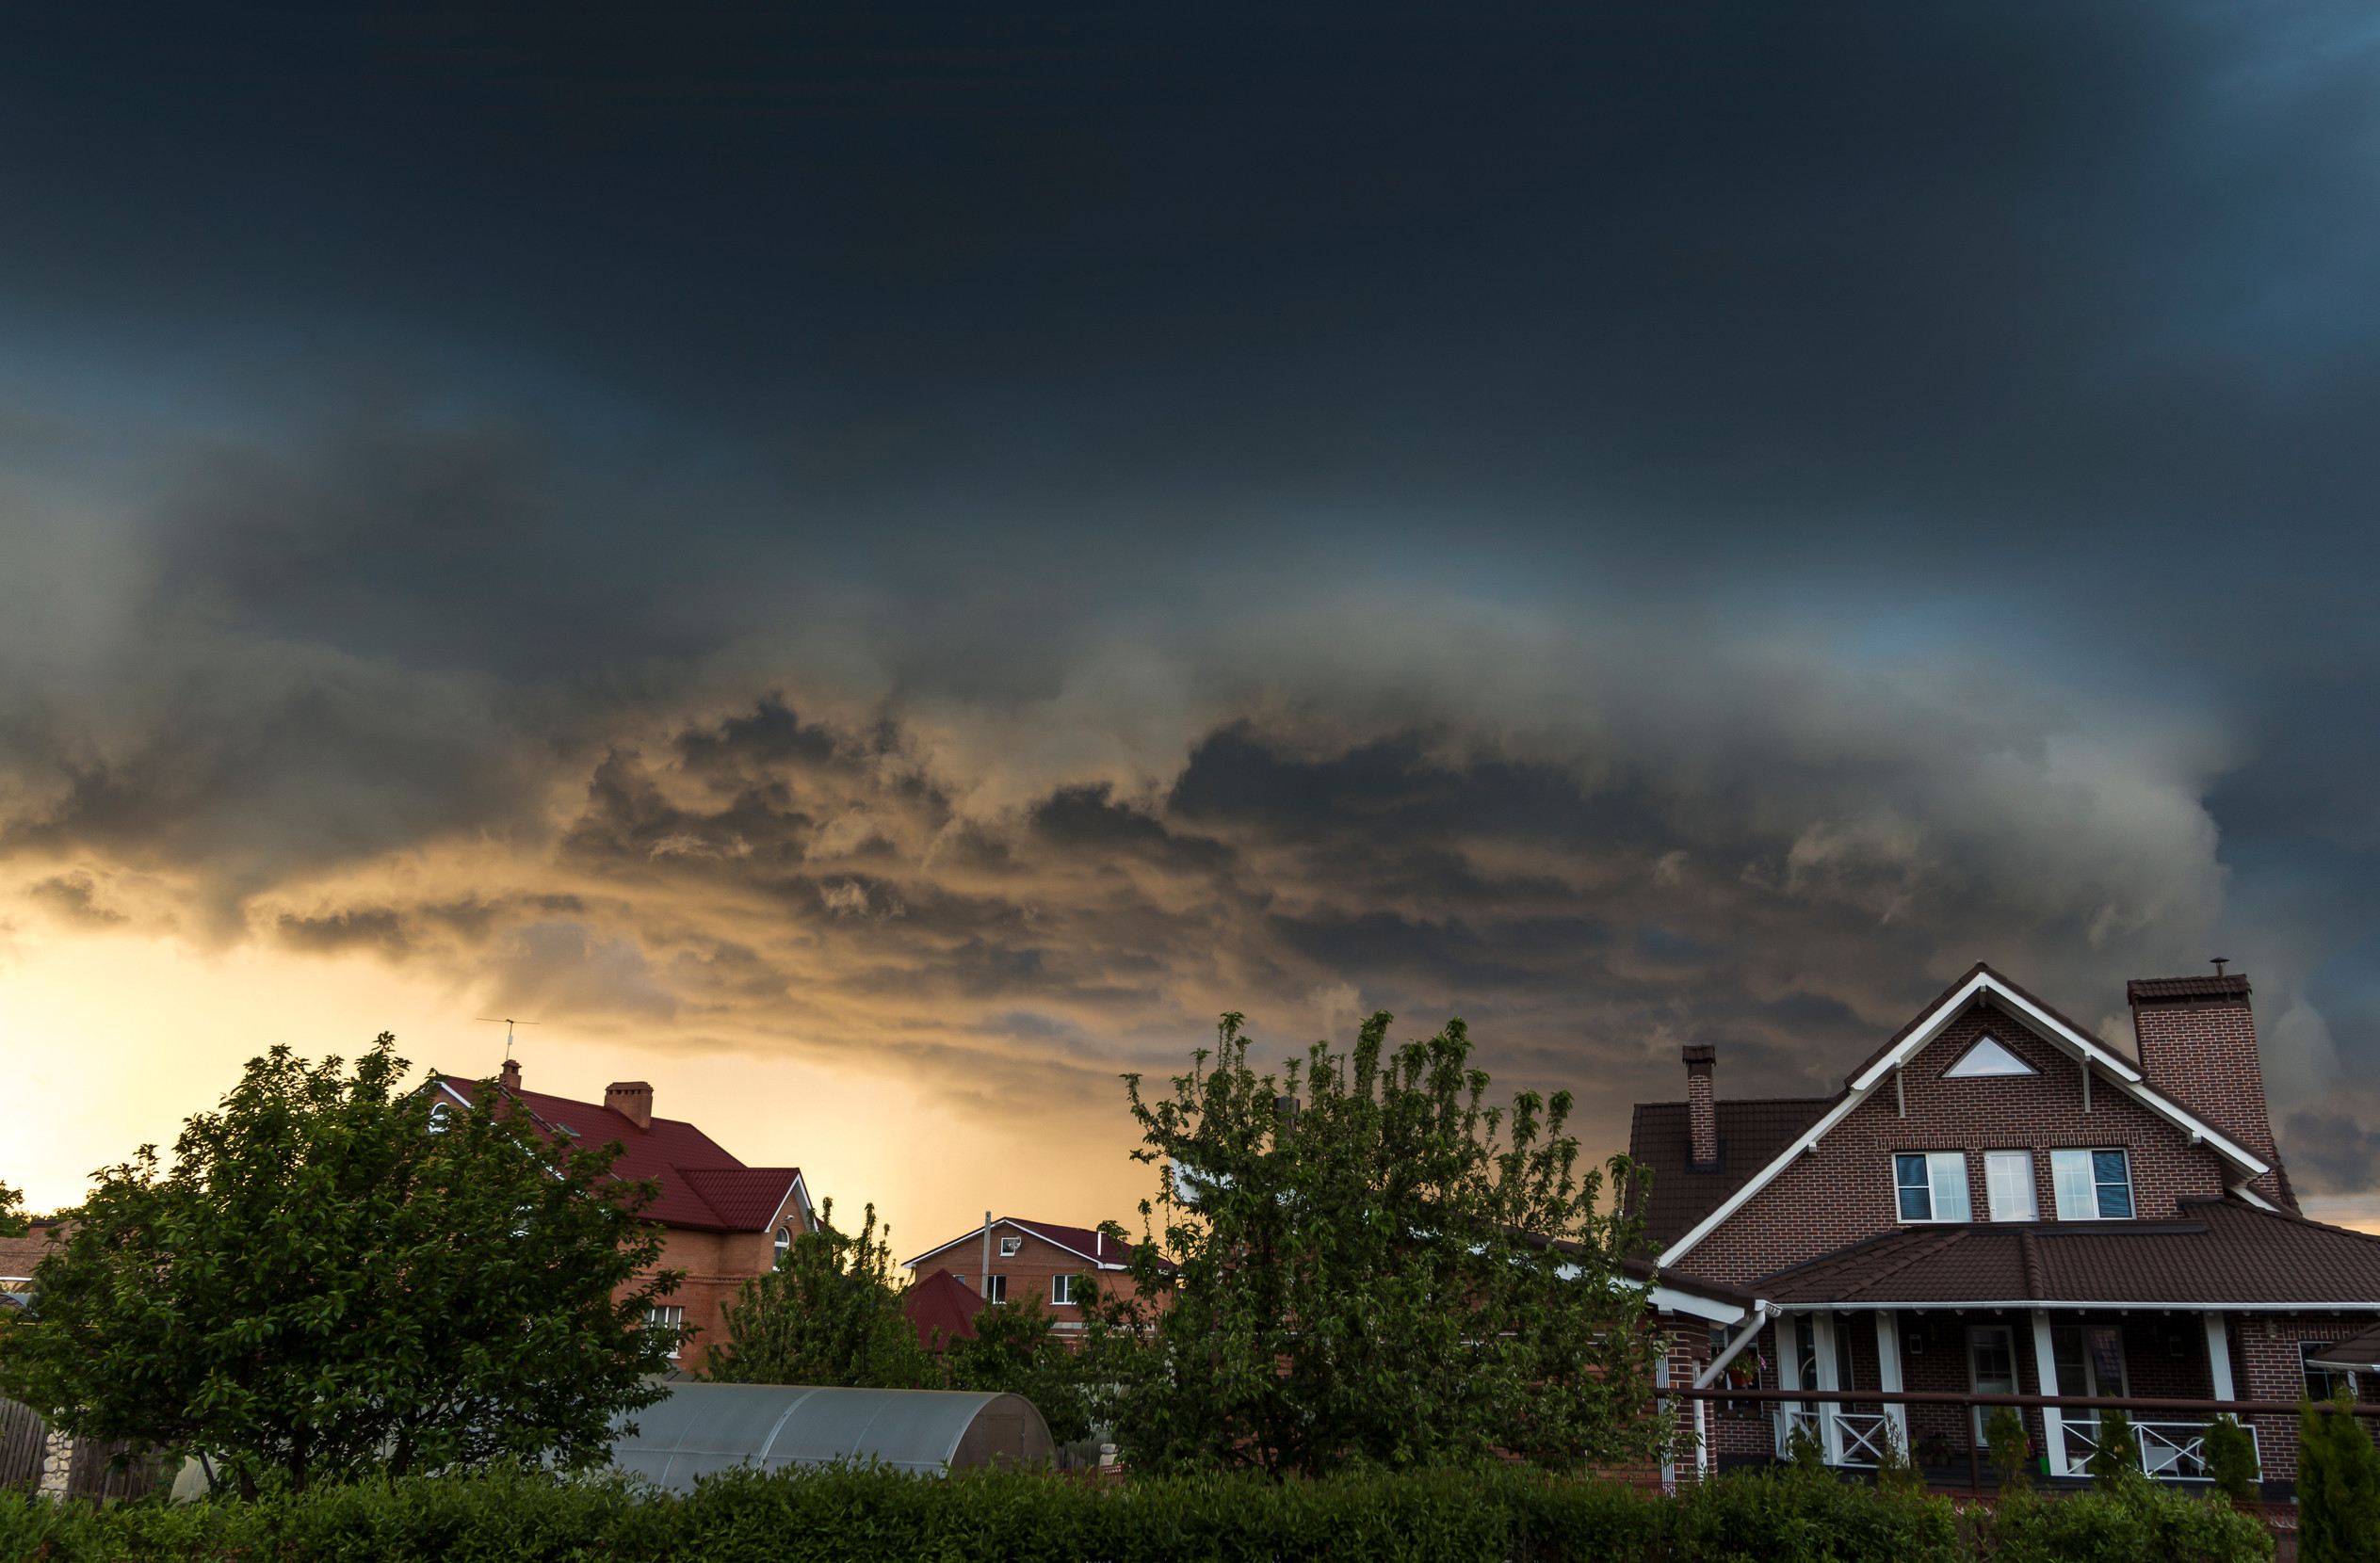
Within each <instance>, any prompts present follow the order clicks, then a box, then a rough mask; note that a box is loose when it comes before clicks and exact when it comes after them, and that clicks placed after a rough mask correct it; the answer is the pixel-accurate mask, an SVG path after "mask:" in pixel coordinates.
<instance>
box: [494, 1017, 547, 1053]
mask: <svg viewBox="0 0 2380 1563" xmlns="http://www.w3.org/2000/svg"><path fill="white" fill-rule="evenodd" d="M479 1019H480V1020H482V1021H484V1022H486V1023H488V1024H490V1025H494V1024H495V1023H497V1022H498V1021H502V1022H503V1023H504V1061H505V1062H506V1063H508V1064H509V1063H510V1062H511V1061H512V1028H513V1027H514V1026H516V1025H538V1024H541V1022H538V1021H516V1020H514V1019H513V1018H512V1017H511V1016H510V1015H482V1016H480V1017H479Z"/></svg>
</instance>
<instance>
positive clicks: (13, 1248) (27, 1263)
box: [0, 1221, 62, 1288]
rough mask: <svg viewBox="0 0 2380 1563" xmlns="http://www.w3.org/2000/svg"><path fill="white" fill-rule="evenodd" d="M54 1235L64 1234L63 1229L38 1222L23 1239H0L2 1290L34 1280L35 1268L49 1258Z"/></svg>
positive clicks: (0, 1279)
mask: <svg viewBox="0 0 2380 1563" xmlns="http://www.w3.org/2000/svg"><path fill="white" fill-rule="evenodd" d="M51 1233H61V1234H62V1229H61V1227H60V1226H59V1225H56V1224H52V1223H49V1222H42V1221H36V1222H35V1223H34V1224H33V1230H32V1231H31V1232H29V1233H26V1234H25V1235H24V1236H23V1237H0V1288H9V1287H13V1286H16V1285H22V1284H23V1283H24V1282H25V1281H30V1280H32V1279H33V1266H35V1265H39V1264H40V1263H41V1261H42V1260H43V1259H44V1258H46V1257H48V1254H49V1251H50V1234H51Z"/></svg>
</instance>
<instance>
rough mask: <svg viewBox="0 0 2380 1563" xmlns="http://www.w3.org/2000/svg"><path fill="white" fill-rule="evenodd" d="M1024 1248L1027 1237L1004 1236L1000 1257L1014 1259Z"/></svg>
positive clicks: (1001, 1240)
mask: <svg viewBox="0 0 2380 1563" xmlns="http://www.w3.org/2000/svg"><path fill="white" fill-rule="evenodd" d="M1024 1248H1025V1239H1023V1238H1022V1237H1003V1238H1001V1239H1000V1257H1001V1258H1002V1259H1014V1258H1015V1257H1016V1256H1017V1255H1018V1254H1019V1253H1021V1252H1022V1251H1024Z"/></svg>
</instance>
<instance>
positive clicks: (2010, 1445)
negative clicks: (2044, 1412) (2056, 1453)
mask: <svg viewBox="0 0 2380 1563" xmlns="http://www.w3.org/2000/svg"><path fill="white" fill-rule="evenodd" d="M1983 1443H1984V1446H1985V1447H1986V1448H1988V1449H1989V1450H1990V1451H1991V1457H1992V1469H1993V1470H1995V1471H1997V1472H1999V1473H2000V1490H2001V1491H2002V1492H2010V1491H2015V1490H2019V1489H2023V1488H2029V1487H2031V1486H2032V1438H2031V1437H2029V1436H2028V1435H2027V1434H2026V1432H2025V1419H2024V1418H2023V1417H2021V1416H2018V1415H2017V1414H2016V1411H2015V1410H2014V1409H2012V1408H2010V1407H2007V1406H2002V1407H2001V1408H2000V1410H1996V1411H1994V1412H1993V1413H1992V1419H1991V1420H1990V1421H1989V1422H1987V1423H1985V1424H1984V1425H1983Z"/></svg>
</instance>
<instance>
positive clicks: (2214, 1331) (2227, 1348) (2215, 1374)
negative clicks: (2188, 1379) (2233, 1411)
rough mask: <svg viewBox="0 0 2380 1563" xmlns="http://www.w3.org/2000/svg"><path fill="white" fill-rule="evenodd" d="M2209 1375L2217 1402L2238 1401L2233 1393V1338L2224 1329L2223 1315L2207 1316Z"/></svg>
mask: <svg viewBox="0 0 2380 1563" xmlns="http://www.w3.org/2000/svg"><path fill="white" fill-rule="evenodd" d="M2207 1373H2208V1376H2209V1377H2210V1378H2212V1379H2213V1380H2214V1394H2213V1395H2212V1396H2211V1397H2210V1398H2212V1399H2216V1400H2237V1399H2239V1398H2240V1397H2239V1396H2238V1395H2237V1394H2233V1393H2231V1337H2230V1336H2229V1335H2228V1334H2226V1332H2225V1330H2224V1328H2223V1315H2222V1314H2220V1313H2209V1314H2208V1315H2207Z"/></svg>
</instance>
